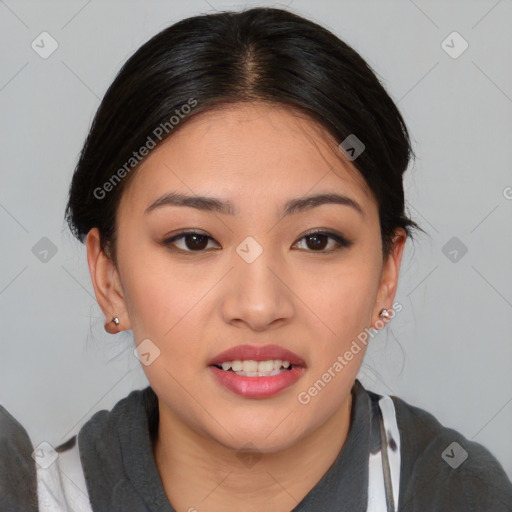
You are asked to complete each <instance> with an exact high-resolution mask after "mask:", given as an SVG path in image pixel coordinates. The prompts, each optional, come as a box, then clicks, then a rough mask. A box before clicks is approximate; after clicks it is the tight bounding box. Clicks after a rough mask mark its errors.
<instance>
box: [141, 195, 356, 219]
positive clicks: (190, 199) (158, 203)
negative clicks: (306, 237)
mask: <svg viewBox="0 0 512 512" xmlns="http://www.w3.org/2000/svg"><path fill="white" fill-rule="evenodd" d="M323 204H340V205H343V206H349V207H351V208H353V209H354V210H356V211H357V212H358V213H359V214H360V215H361V216H363V217H364V211H363V208H362V207H361V206H360V204H359V203H358V202H357V201H355V200H354V199H352V198H350V197H348V196H345V195H341V194H335V193H324V194H316V195H312V196H307V197H300V198H297V199H290V200H289V201H287V202H286V204H285V206H284V211H283V216H287V215H291V214H294V213H300V212H303V211H306V210H310V209H312V208H315V207H317V206H321V205H323ZM163 206H186V207H189V208H197V209H198V210H203V211H209V212H218V213H223V214H226V215H234V214H235V211H234V208H233V205H232V203H230V202H229V201H227V200H223V199H218V198H215V197H206V196H188V195H185V194H180V193H178V192H168V193H166V194H164V195H162V196H160V197H159V198H158V199H156V200H155V201H154V202H153V203H151V204H150V205H149V206H148V207H147V208H146V210H145V211H144V215H146V214H148V213H150V212H151V211H153V210H156V209H157V208H161V207H163Z"/></svg>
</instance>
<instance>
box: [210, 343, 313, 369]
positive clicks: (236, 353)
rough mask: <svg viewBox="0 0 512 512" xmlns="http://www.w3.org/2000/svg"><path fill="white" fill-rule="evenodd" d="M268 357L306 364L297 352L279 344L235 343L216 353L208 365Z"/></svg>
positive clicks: (299, 364)
mask: <svg viewBox="0 0 512 512" xmlns="http://www.w3.org/2000/svg"><path fill="white" fill-rule="evenodd" d="M269 359H279V360H281V361H289V362H290V364H292V365H295V366H306V364H305V362H304V360H303V359H302V358H300V357H299V356H298V355H297V354H295V353H294V352H292V351H291V350H287V349H285V348H283V347H280V346H279V345H263V346H257V345H237V346H236V347H231V348H229V349H228V350H225V351H224V352H221V353H220V354H218V355H216V356H215V357H214V358H213V359H212V360H211V361H210V363H209V366H215V365H220V364H222V363H224V362H227V361H236V360H243V361H248V360H252V361H267V360H269Z"/></svg>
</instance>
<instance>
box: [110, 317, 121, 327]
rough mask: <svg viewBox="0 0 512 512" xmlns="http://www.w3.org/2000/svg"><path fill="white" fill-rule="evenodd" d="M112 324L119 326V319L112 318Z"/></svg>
mask: <svg viewBox="0 0 512 512" xmlns="http://www.w3.org/2000/svg"><path fill="white" fill-rule="evenodd" d="M111 321H112V322H114V323H115V324H116V325H119V324H120V323H121V322H119V318H117V316H115V317H114V318H112V320H111Z"/></svg>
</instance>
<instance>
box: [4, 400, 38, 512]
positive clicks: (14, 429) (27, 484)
mask: <svg viewBox="0 0 512 512" xmlns="http://www.w3.org/2000/svg"><path fill="white" fill-rule="evenodd" d="M32 451H33V447H32V442H31V441H30V437H29V435H28V433H27V431H26V430H25V429H24V428H23V426H22V425H21V424H20V423H19V422H18V421H17V420H16V419H15V418H14V416H12V415H11V414H10V413H9V411H7V409H5V407H3V406H2V405H0V510H9V511H12V512H15V511H18V510H19V511H24V512H36V511H37V510H38V508H37V507H38V505H37V481H36V468H35V462H34V459H33V458H32Z"/></svg>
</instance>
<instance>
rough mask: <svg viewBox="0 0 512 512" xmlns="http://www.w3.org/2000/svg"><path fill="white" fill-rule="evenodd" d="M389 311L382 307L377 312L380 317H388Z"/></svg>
mask: <svg viewBox="0 0 512 512" xmlns="http://www.w3.org/2000/svg"><path fill="white" fill-rule="evenodd" d="M389 316H390V315H389V311H388V310H387V309H383V310H382V311H381V312H380V313H379V317H380V318H389Z"/></svg>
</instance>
